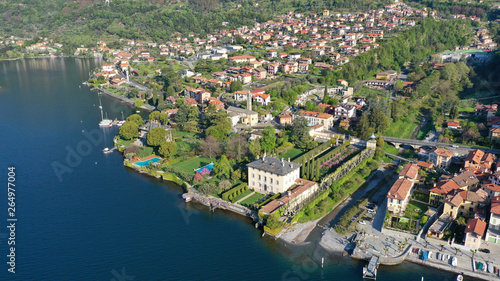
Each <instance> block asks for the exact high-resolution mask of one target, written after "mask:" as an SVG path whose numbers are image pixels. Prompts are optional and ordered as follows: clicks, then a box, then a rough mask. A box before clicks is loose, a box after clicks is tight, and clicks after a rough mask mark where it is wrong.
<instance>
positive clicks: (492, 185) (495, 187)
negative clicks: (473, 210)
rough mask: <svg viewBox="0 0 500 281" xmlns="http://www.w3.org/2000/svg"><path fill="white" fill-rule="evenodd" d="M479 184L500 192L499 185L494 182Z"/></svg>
mask: <svg viewBox="0 0 500 281" xmlns="http://www.w3.org/2000/svg"><path fill="white" fill-rule="evenodd" d="M481 186H482V187H483V188H485V189H489V190H491V191H494V192H500V185H496V184H494V183H488V184H483V185H481Z"/></svg>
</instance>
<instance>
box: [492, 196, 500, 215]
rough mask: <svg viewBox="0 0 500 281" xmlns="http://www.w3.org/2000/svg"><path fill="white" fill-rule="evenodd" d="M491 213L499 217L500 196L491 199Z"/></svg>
mask: <svg viewBox="0 0 500 281" xmlns="http://www.w3.org/2000/svg"><path fill="white" fill-rule="evenodd" d="M491 213H492V214H497V215H500V196H495V197H492V198H491Z"/></svg>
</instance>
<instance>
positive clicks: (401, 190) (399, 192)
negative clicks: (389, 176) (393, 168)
mask: <svg viewBox="0 0 500 281" xmlns="http://www.w3.org/2000/svg"><path fill="white" fill-rule="evenodd" d="M412 186H413V183H412V182H411V181H409V180H407V179H398V180H397V181H396V182H395V183H394V184H393V185H392V187H391V189H390V190H389V192H388V193H387V198H392V199H398V200H404V199H405V198H406V197H407V196H408V193H409V192H410V190H411V188H412Z"/></svg>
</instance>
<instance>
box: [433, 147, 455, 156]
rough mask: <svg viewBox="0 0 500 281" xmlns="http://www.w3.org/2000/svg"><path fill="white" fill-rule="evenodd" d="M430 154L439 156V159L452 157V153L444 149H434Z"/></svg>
mask: <svg viewBox="0 0 500 281" xmlns="http://www.w3.org/2000/svg"><path fill="white" fill-rule="evenodd" d="M432 152H434V153H436V154H437V155H438V156H441V157H451V156H453V151H451V150H448V149H445V148H441V147H438V148H436V149H434V150H433V151H432Z"/></svg>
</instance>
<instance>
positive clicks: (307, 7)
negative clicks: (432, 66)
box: [0, 0, 391, 47]
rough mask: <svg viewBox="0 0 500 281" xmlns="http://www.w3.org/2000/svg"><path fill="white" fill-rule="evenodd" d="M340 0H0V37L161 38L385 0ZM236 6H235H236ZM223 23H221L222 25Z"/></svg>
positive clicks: (72, 40)
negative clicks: (298, 13) (293, 12)
mask: <svg viewBox="0 0 500 281" xmlns="http://www.w3.org/2000/svg"><path fill="white" fill-rule="evenodd" d="M390 2H391V1H388V0H379V1H369V2H367V1H362V0H356V1H346V0H334V1H325V0H314V1H305V0H287V1H277V0H266V1H235V0H137V1H128V0H110V1H109V4H108V3H106V1H104V0H101V1H96V0H85V1H76V0H73V1H64V0H47V1H34V0H19V1H5V0H0V17H1V18H2V20H3V22H4V23H6V24H2V25H0V36H6V35H15V36H20V37H32V36H33V35H39V36H50V37H55V38H56V39H58V40H59V41H60V42H63V43H65V45H69V46H71V47H74V46H79V45H81V44H83V45H89V44H90V43H95V39H96V38H106V37H110V36H119V37H122V38H129V39H141V40H148V39H151V40H155V41H160V40H166V39H169V38H171V36H172V35H175V34H176V33H177V32H180V33H182V34H184V35H185V34H188V33H191V32H192V33H194V34H197V35H200V36H203V35H205V34H210V33H214V32H216V31H218V30H220V29H229V30H230V29H235V28H237V27H240V26H243V25H247V26H252V25H253V24H254V23H255V22H264V21H266V20H269V19H271V18H272V16H273V15H280V14H283V13H285V12H286V11H290V10H293V11H296V12H307V11H312V12H318V13H320V12H321V11H322V10H323V9H339V10H346V9H348V10H353V9H355V10H360V11H362V10H367V9H370V8H377V7H382V6H383V5H385V4H388V3H390ZM238 4H239V5H241V6H240V7H238V6H237V5H238ZM224 22H226V23H227V25H223V23H224Z"/></svg>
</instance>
